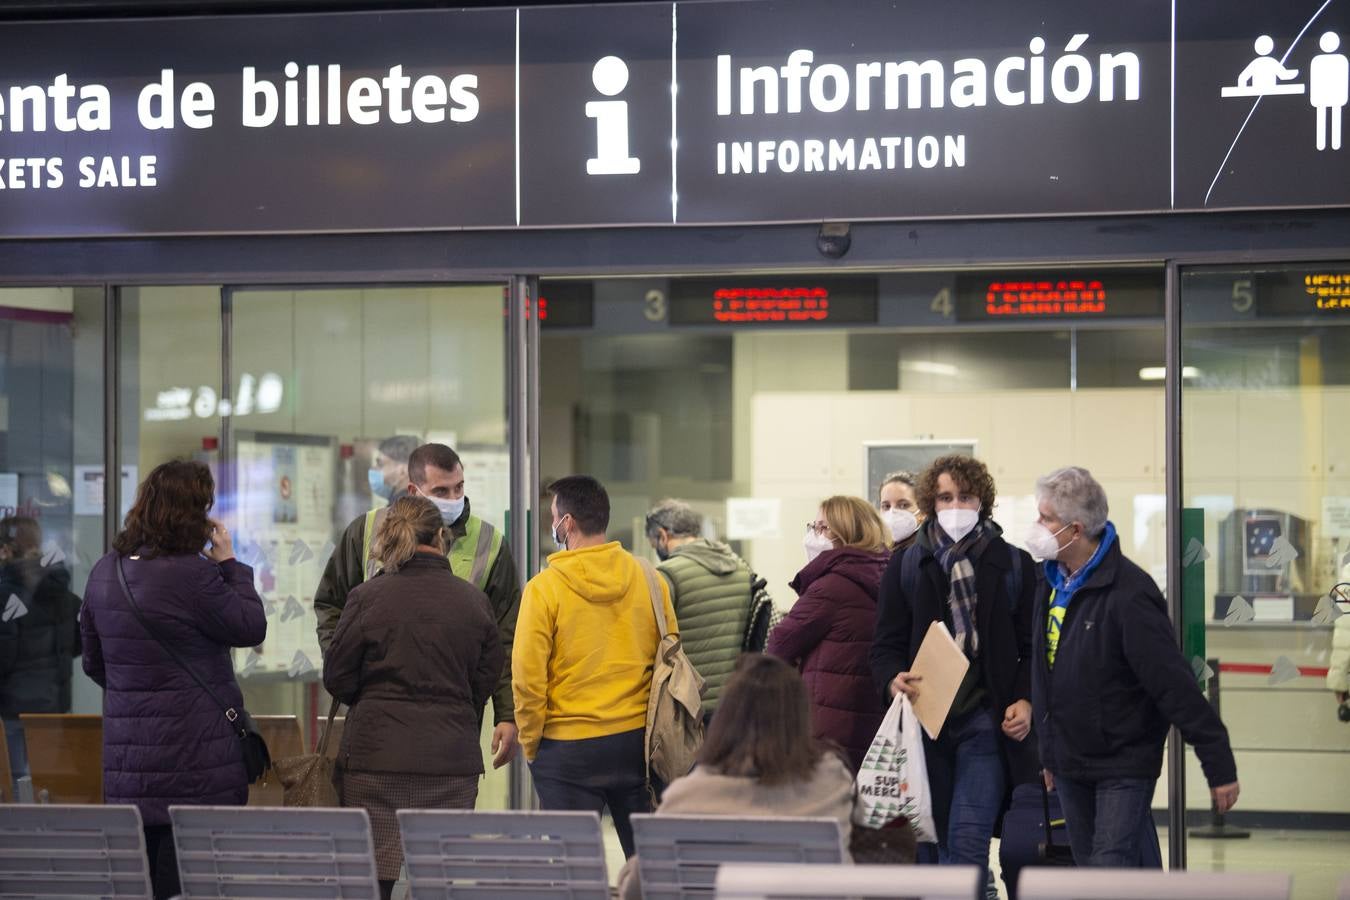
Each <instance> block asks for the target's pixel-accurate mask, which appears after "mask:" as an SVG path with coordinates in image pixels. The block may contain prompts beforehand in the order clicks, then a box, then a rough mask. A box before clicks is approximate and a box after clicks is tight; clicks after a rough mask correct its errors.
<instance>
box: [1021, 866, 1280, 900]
mask: <svg viewBox="0 0 1350 900" xmlns="http://www.w3.org/2000/svg"><path fill="white" fill-rule="evenodd" d="M1293 882H1294V879H1293V877H1292V876H1290V875H1288V874H1284V873H1280V872H1159V871H1150V870H1142V869H1051V868H1039V867H1033V868H1026V869H1023V870H1022V874H1021V877H1020V879H1019V881H1018V883H1017V896H1019V897H1021V898H1022V900H1144V898H1152V897H1169V898H1176V900H1213V898H1215V897H1223V898H1224V900H1289V895H1290V891H1291V890H1292V889H1293Z"/></svg>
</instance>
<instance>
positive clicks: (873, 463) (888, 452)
mask: <svg viewBox="0 0 1350 900" xmlns="http://www.w3.org/2000/svg"><path fill="white" fill-rule="evenodd" d="M975 446H976V441H975V440H974V439H971V440H951V441H938V440H922V441H865V442H864V443H863V479H864V480H863V492H864V493H863V497H865V498H866V499H867V500H868V501H870V502H872V503H875V502H876V500H877V495H878V494H879V493H880V492H881V483H882V482H883V481H885V480H886V478H887V476H889V475H892V474H894V473H896V472H909V473H910V474H912V475H915V476H917V475H918V474H919V473H920V472H922V471H923V470H924V469H926V468H928V465H929V463H931V462H932V461H933V460H935V459H937V458H938V457H939V456H947V455H948V454H951V453H962V454H965V455H966V456H974V455H975Z"/></svg>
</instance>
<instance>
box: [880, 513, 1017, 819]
mask: <svg viewBox="0 0 1350 900" xmlns="http://www.w3.org/2000/svg"><path fill="white" fill-rule="evenodd" d="M905 553H920V554H923V555H922V556H921V557H920V561H919V589H918V590H917V591H916V596H913V597H909V596H906V594H905V591H904V588H903V586H902V584H901V576H900V572H901V567H902V565H903V560H904V555H905ZM1014 553H1021V554H1022V590H1021V596H1019V597H1016V598H1012V597H1009V596H1008V583H1009V579H1008V577H1007V575H1008V572H1009V571H1010V570H1011V568H1012V554H1014ZM974 563H975V592H976V596H977V598H978V600H977V602H976V606H975V627H976V629H977V631H978V632H979V636H980V662H981V669H982V672H983V675H984V690H985V694H986V696H987V698H988V707H989V708H988V712H989V714H990V715H992V716H993V717H994V719H995V721H996V723H997V724H998V725H999V726H1000V727H1001V725H1002V721H1003V712H1004V710H1006V709H1007V708H1008V707H1009V706H1010V705H1011V704H1012V703H1013V701H1015V700H1027V701H1030V700H1031V622H1032V607H1033V603H1034V600H1035V594H1036V577H1035V574H1034V573H1035V570H1034V565H1033V563H1032V561H1031V557H1030V556H1027V555H1026V553H1025V552H1024V551H1022V550H1018V549H1016V548H1014V547H1012V546H1011V545H1009V544H1008V542H1007V541H1005V540H1003V538H1001V537H995V538H993V539H992V540H991V541H990V542H989V546H988V547H987V548H986V549H985V551H984V553H983V554H982V555H981V556H980V557H979V559H978V560H975V561H974ZM947 594H948V579H947V573H946V572H944V571H943V569H942V564H941V563H940V562H939V561H938V560H937V558H936V557H934V556H933V552H932V549H931V548H930V546H929V544H928V541H927V540H923V539H921V540H919V541H917V542H915V544H914V545H913V546H911V547H910V548H909V549H908V550H906V551H904V553H895V554H893V555H892V556H891V561H890V563H889V564H888V565H887V566H886V573H885V575H883V576H882V579H881V599H880V602H879V603H878V605H877V628H876V636H875V637H874V639H873V641H872V650H871V653H870V657H869V659H870V662H871V665H872V679H873V682H874V684H875V685H876V687H877V690H879V691H881V693H882V696H883V697H884V698H885V702H886V703H887V704H888V705H889V704H890V702H891V699H890V687H889V686H890V683H891V681H892V680H893V679H894V678H895V676H896V675H897V674H898V673H900V672H905V671H908V670H909V667H910V665H911V663H912V662H913V659H914V656H915V654H917V653H918V652H919V646H920V645H921V644H922V643H923V639H924V636H925V635H926V634H927V633H928V628H929V626H930V625H932V624H933V623H934V622H941V621H945V620H946V619H947V618H948V614H947V612H946V610H947ZM948 627H950V625H949V626H948ZM921 689H922V688H921ZM1032 718H1033V720H1034V719H1035V710H1034V709H1033V711H1032ZM1000 737H1001V741H1000V745H1001V747H1002V750H1003V757H1004V762H1005V764H1006V766H1007V776H1008V777H1007V779H1006V781H1007V783H1008V794H1009V796H1011V791H1012V785H1014V784H1019V783H1021V782H1023V781H1027V780H1029V779H1030V778H1033V777H1035V766H1036V761H1035V750H1034V747H1035V745H1034V743H1033V742H1034V740H1035V732H1034V731H1033V732H1032V734H1030V735H1028V736H1027V737H1026V739H1024V740H1023V741H1021V742H1020V743H1019V742H1018V741H1014V740H1011V739H1010V738H1007V737H1003V736H1002V733H1001V731H1000ZM938 738H939V739H938V741H937V742H933V741H930V740H928V737H927V735H925V736H924V748H925V750H926V751H927V754H928V760H929V765H928V778H929V786H930V789H931V791H932V795H933V813H934V818H935V819H936V825H937V827H938V834H945V833H946V827H947V826H946V822H947V812H948V809H949V808H950V806H951V792H952V784H951V781H950V778H949V775H950V774H951V772H950V769H951V767H950V766H949V765H944V764H943V763H942V757H949V756H950V755H951V750H950V748H947V747H946V746H945V744H944V742H943V741H942V738H943V735H941V734H939V735H938ZM1005 799H1006V798H1005Z"/></svg>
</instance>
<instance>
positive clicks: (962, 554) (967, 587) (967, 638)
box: [931, 519, 994, 659]
mask: <svg viewBox="0 0 1350 900" xmlns="http://www.w3.org/2000/svg"><path fill="white" fill-rule="evenodd" d="M934 524H935V525H936V521H935V522H934ZM931 535H932V538H933V551H934V553H933V555H934V556H936V557H937V559H938V562H939V563H940V564H941V565H942V569H943V571H944V572H946V573H947V579H948V581H949V582H950V584H951V587H950V589H949V590H948V591H947V606H948V607H949V608H950V609H951V613H952V626H953V628H952V630H953V632H954V633H953V635H952V637H954V638H955V639H956V643H957V645H958V646H959V647H960V648H961V649H962V650H964V651H965V654H966V655H967V656H969V657H970V658H971V659H976V658H978V657H979V655H980V635H979V632H978V631H977V629H976V627H975V604H976V602H977V601H978V600H979V598H978V597H977V596H976V595H975V565H974V564H973V563H972V562H971V560H972V559H975V560H978V559H979V558H980V556H981V555H982V554H983V553H984V549H985V548H986V547H988V546H989V541H990V540H991V539H992V538H993V537H994V529H993V527H992V526H991V525H990V524H989V520H988V519H982V520H980V522H979V523H978V524H977V525H976V526H975V527H974V528H973V529H971V532H970V534H968V535H966V536H965V537H964V538H962V539H961V540H959V541H956V542H953V541H952V539H951V538H950V537H948V536H947V533H946V532H945V531H943V530H942V529H941V528H939V527H934V528H933V529H932V532H931Z"/></svg>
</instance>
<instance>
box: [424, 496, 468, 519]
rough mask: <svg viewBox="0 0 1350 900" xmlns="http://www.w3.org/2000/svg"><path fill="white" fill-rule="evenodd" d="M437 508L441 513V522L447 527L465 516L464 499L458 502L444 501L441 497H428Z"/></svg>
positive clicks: (461, 498)
mask: <svg viewBox="0 0 1350 900" xmlns="http://www.w3.org/2000/svg"><path fill="white" fill-rule="evenodd" d="M427 499H428V500H430V501H431V502H432V503H433V504H435V506H436V508H437V509H439V510H440V511H441V521H443V522H445V524H447V525H453V524H455V523H456V522H458V521H459V517H460V516H462V515H464V498H463V497H460V498H459V499H458V500H442V499H441V498H440V497H427Z"/></svg>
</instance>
